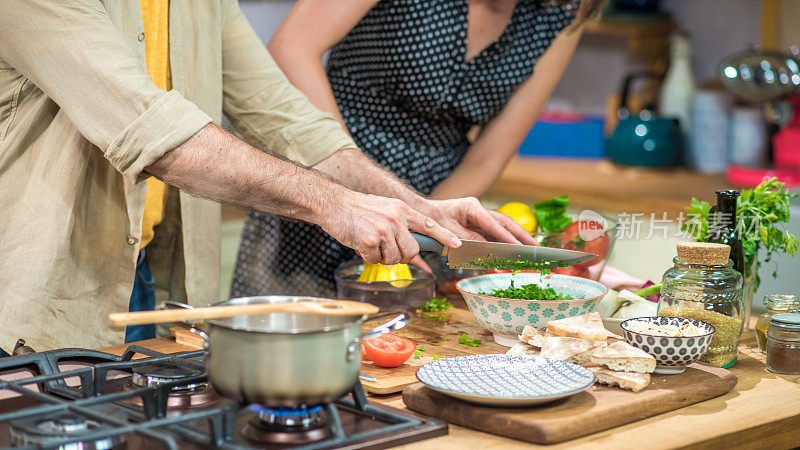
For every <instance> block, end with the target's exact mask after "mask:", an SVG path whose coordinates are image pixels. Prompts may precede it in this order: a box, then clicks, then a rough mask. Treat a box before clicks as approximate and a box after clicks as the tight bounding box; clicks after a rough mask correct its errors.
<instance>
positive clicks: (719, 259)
mask: <svg viewBox="0 0 800 450" xmlns="http://www.w3.org/2000/svg"><path fill="white" fill-rule="evenodd" d="M677 247H678V259H679V260H681V261H683V262H685V263H688V264H702V265H705V266H721V265H723V264H727V263H728V259H729V258H730V256H731V247H730V246H729V245H725V244H712V243H710V242H684V243H681V244H678V245H677Z"/></svg>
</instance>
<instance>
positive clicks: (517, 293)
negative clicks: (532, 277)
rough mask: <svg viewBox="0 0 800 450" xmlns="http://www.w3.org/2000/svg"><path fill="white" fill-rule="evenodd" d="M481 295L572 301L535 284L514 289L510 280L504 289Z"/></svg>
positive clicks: (551, 289) (570, 297)
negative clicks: (509, 284) (509, 283)
mask: <svg viewBox="0 0 800 450" xmlns="http://www.w3.org/2000/svg"><path fill="white" fill-rule="evenodd" d="M481 294H483V295H491V296H492V297H499V298H513V299H517V300H573V297H572V296H571V295H568V294H562V293H559V292H558V291H556V290H555V289H553V288H550V287H541V286H539V285H538V284H536V283H531V284H525V285H523V286H520V287H516V286H514V280H513V279H512V280H511V286H509V287H507V288H505V289H495V290H493V291H490V292H481Z"/></svg>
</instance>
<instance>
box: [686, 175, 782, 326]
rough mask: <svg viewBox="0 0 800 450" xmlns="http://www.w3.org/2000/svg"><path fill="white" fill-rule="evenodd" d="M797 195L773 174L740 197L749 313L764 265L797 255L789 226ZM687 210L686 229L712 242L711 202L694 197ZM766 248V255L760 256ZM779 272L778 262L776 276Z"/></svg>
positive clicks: (738, 207)
mask: <svg viewBox="0 0 800 450" xmlns="http://www.w3.org/2000/svg"><path fill="white" fill-rule="evenodd" d="M796 196H797V194H792V193H790V192H787V191H786V185H785V183H781V182H780V181H778V179H777V178H770V179H767V180H764V181H763V182H762V183H761V184H759V185H758V186H756V187H755V188H754V189H744V190H742V194H741V196H740V197H739V199H738V203H737V205H736V220H737V224H736V228H737V232H738V234H739V237H740V239H741V240H742V248H743V250H744V269H745V273H744V292H743V295H742V297H743V298H742V301H743V303H744V305H745V310H746V311H747V312H748V313H749V312H750V310H751V306H752V304H753V295H754V294H755V292H756V291H757V290H758V286H759V285H760V284H761V278H760V277H759V274H758V271H759V269H760V268H761V265H762V264H763V263H768V262H770V261H771V260H772V256H773V255H774V254H779V253H788V254H790V255H792V256H794V255H795V254H796V253H797V247H798V238H797V236H795V235H794V234H792V233H790V232H789V230H788V229H787V225H788V224H789V202H790V200H791V199H792V197H796ZM686 211H687V213H688V217H689V220H688V221H686V222H684V223H683V225H682V229H683V231H685V232H687V233H688V234H689V235H691V236H692V237H694V238H695V239H696V240H697V241H699V242H708V238H709V225H710V224H709V214H710V213H711V205H710V204H709V203H708V202H704V201H700V200H698V199H696V198H692V205H691V206H689V207H687V208H686ZM762 250H763V251H764V256H763V258H759V252H760V251H762ZM777 275H778V268H777V266H776V267H775V270H774V271H773V273H772V276H773V277H777ZM745 326H747V324H746V322H745Z"/></svg>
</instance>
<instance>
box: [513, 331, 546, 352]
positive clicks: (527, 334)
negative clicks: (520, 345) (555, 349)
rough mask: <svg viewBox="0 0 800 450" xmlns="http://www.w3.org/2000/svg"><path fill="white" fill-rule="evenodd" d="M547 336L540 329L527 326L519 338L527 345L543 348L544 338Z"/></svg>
mask: <svg viewBox="0 0 800 450" xmlns="http://www.w3.org/2000/svg"><path fill="white" fill-rule="evenodd" d="M546 335H547V334H546V333H545V332H544V331H542V330H540V329H538V328H534V327H532V326H530V325H525V329H523V330H522V334H521V335H520V336H519V340H520V342H524V343H526V344H530V345H532V346H534V347H539V348H542V344H544V338H545V336H546Z"/></svg>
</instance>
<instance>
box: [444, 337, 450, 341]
mask: <svg viewBox="0 0 800 450" xmlns="http://www.w3.org/2000/svg"><path fill="white" fill-rule="evenodd" d="M442 340H443V341H449V340H450V339H447V338H446V337H443V338H442Z"/></svg>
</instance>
